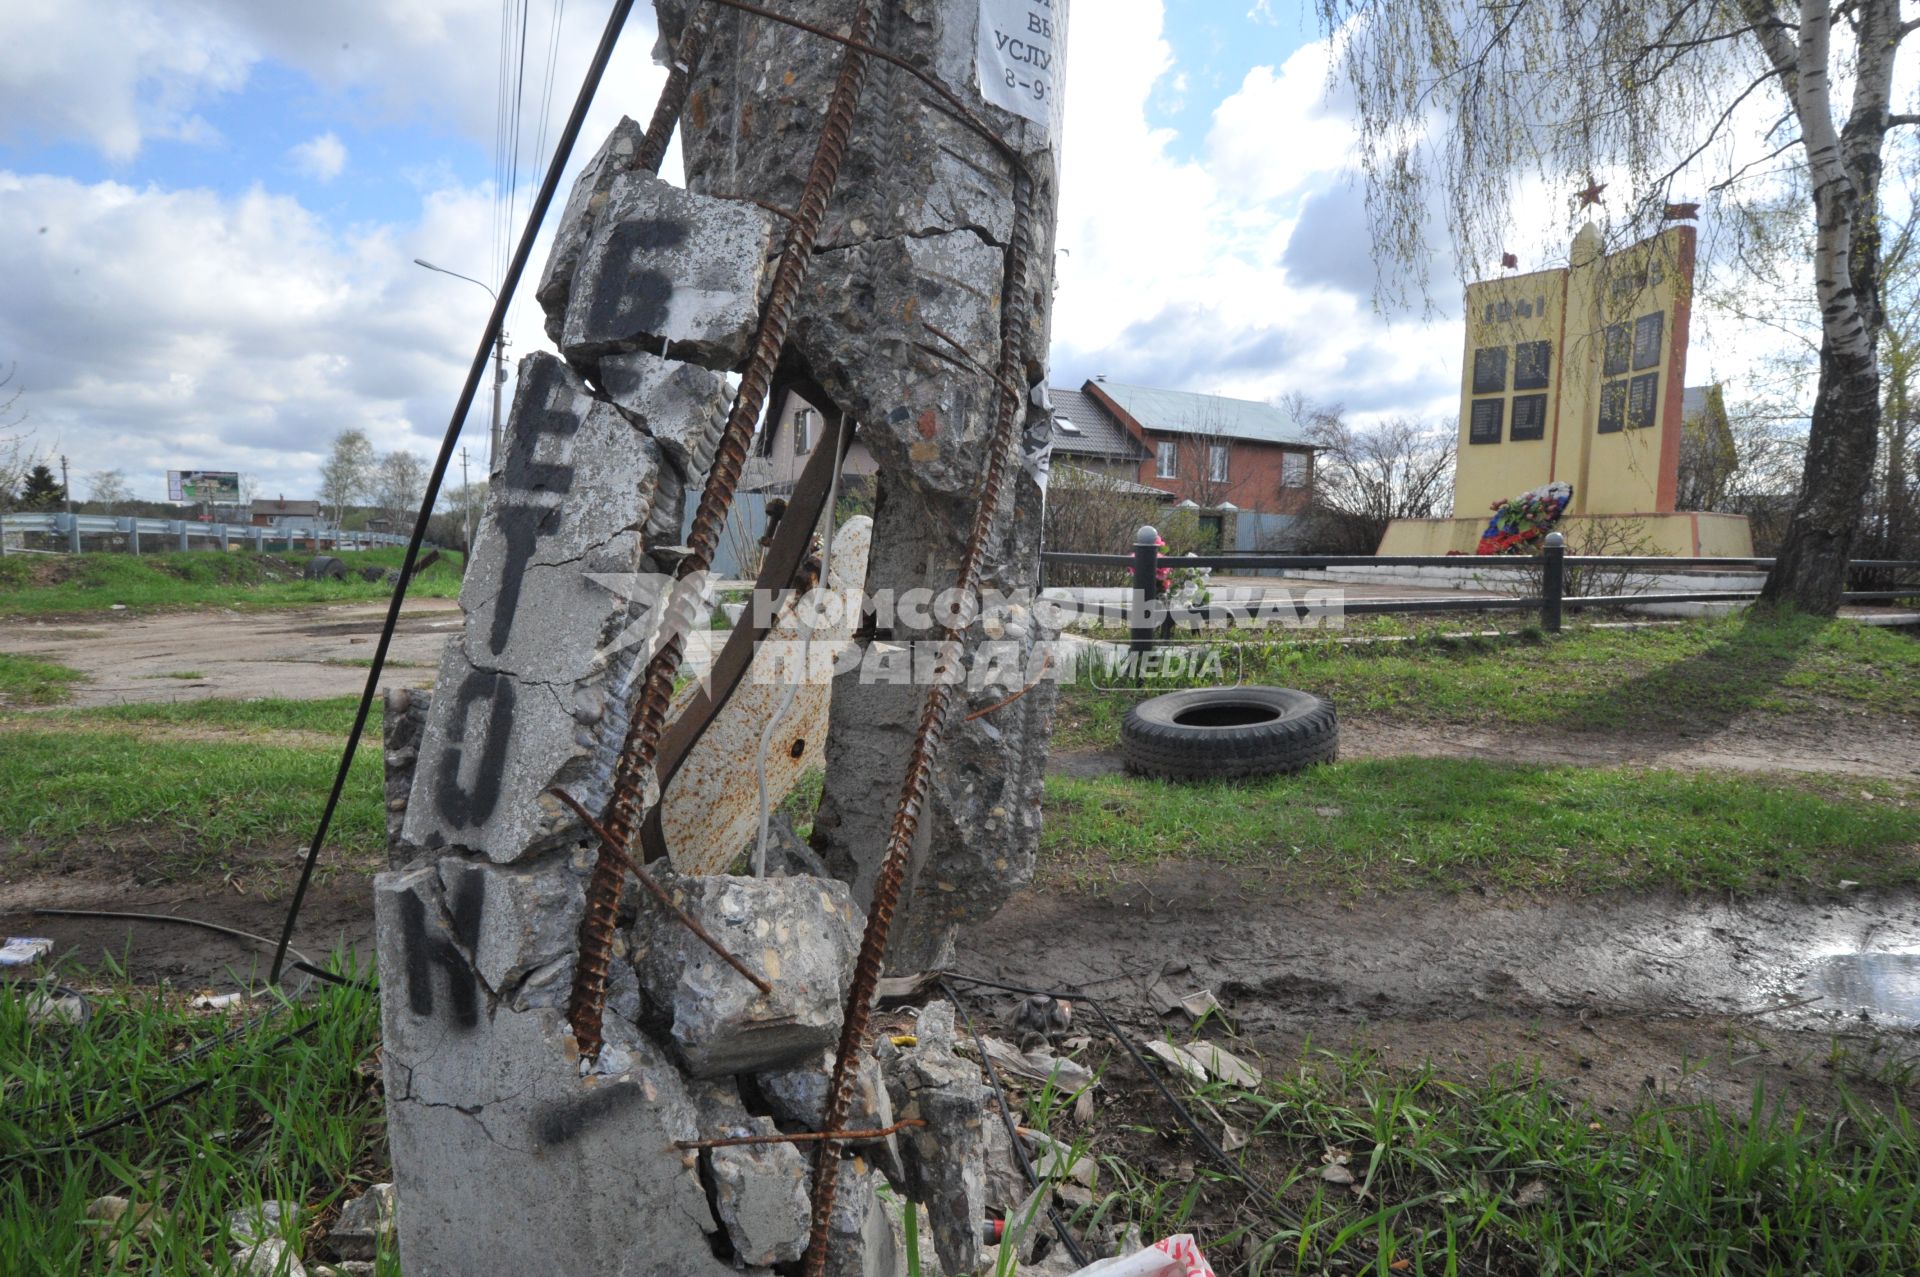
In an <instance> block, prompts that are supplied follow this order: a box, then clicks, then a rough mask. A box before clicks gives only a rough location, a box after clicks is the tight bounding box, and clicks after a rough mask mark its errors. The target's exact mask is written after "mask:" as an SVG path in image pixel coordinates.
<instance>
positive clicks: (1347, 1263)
mask: <svg viewBox="0 0 1920 1277" xmlns="http://www.w3.org/2000/svg"><path fill="white" fill-rule="evenodd" d="M1231 1049H1233V1050H1235V1051H1242V1050H1244V1049H1245V1048H1243V1047H1242V1046H1240V1045H1239V1044H1235V1045H1234V1046H1233V1047H1232V1048H1231ZM1109 1085H1110V1086H1111V1085H1113V1084H1112V1083H1111V1082H1110V1083H1109ZM1142 1085H1144V1084H1142ZM1174 1085H1175V1086H1177V1087H1182V1086H1184V1089H1187V1090H1188V1091H1192V1090H1193V1088H1192V1087H1191V1086H1186V1085H1185V1084H1184V1083H1183V1082H1182V1081H1180V1080H1176V1081H1175V1083H1174ZM1197 1098H1199V1099H1201V1100H1204V1101H1205V1102H1206V1104H1207V1105H1209V1106H1210V1108H1211V1115H1210V1116H1211V1118H1212V1119H1213V1120H1212V1121H1209V1115H1208V1114H1207V1111H1206V1110H1201V1112H1202V1114H1203V1115H1202V1118H1201V1120H1202V1121H1203V1122H1208V1124H1209V1125H1212V1126H1214V1128H1215V1129H1216V1130H1217V1129H1218V1126H1219V1124H1220V1122H1221V1121H1224V1122H1225V1123H1227V1124H1230V1125H1232V1126H1234V1127H1235V1128H1237V1129H1239V1130H1240V1131H1242V1132H1244V1133H1245V1134H1246V1136H1247V1144H1246V1146H1245V1147H1244V1148H1242V1149H1240V1150H1239V1151H1238V1152H1237V1153H1235V1154H1233V1155H1232V1157H1233V1160H1234V1161H1235V1163H1236V1166H1237V1169H1238V1171H1239V1172H1240V1176H1244V1178H1241V1177H1240V1176H1236V1175H1233V1174H1229V1173H1228V1172H1227V1171H1226V1170H1225V1169H1224V1168H1221V1167H1219V1166H1218V1165H1217V1163H1214V1162H1213V1161H1211V1160H1209V1159H1208V1158H1207V1157H1206V1156H1205V1155H1204V1154H1203V1153H1202V1152H1201V1151H1200V1150H1199V1149H1197V1148H1194V1147H1192V1146H1191V1144H1190V1143H1189V1142H1188V1137H1187V1136H1186V1135H1185V1132H1184V1131H1182V1130H1181V1129H1180V1128H1179V1127H1178V1126H1177V1125H1176V1124H1175V1122H1174V1120H1173V1119H1172V1116H1171V1114H1170V1113H1168V1114H1166V1115H1165V1116H1164V1119H1161V1118H1159V1117H1157V1116H1156V1118H1155V1120H1154V1123H1153V1124H1152V1125H1148V1126H1144V1127H1143V1126H1141V1125H1140V1124H1139V1123H1138V1122H1137V1121H1136V1122H1134V1123H1132V1124H1131V1125H1128V1126H1126V1127H1121V1126H1119V1125H1118V1120H1116V1119H1113V1118H1108V1117H1106V1116H1105V1115H1104V1114H1102V1115H1101V1116H1098V1117H1096V1119H1095V1122H1094V1124H1093V1127H1092V1128H1082V1127H1076V1126H1075V1125H1074V1124H1073V1123H1072V1120H1071V1119H1070V1118H1069V1117H1067V1116H1066V1114H1065V1113H1064V1112H1063V1111H1061V1110H1059V1109H1057V1108H1053V1107H1051V1106H1039V1107H1038V1108H1037V1109H1034V1108H1030V1110H1029V1114H1028V1118H1029V1122H1030V1123H1032V1124H1034V1125H1037V1126H1041V1127H1042V1128H1043V1129H1045V1128H1047V1127H1051V1133H1052V1134H1053V1135H1054V1136H1055V1137H1056V1138H1058V1139H1060V1140H1061V1141H1063V1142H1066V1143H1071V1144H1074V1145H1076V1146H1078V1147H1083V1148H1086V1149H1088V1150H1089V1153H1088V1154H1087V1155H1089V1156H1093V1157H1095V1158H1096V1159H1097V1168H1098V1171H1099V1177H1098V1180H1097V1190H1098V1191H1097V1193H1096V1195H1095V1199H1094V1201H1093V1202H1091V1203H1090V1204H1089V1205H1087V1206H1085V1207H1083V1208H1082V1209H1081V1210H1080V1211H1079V1212H1078V1213H1079V1215H1080V1219H1081V1222H1086V1221H1088V1220H1089V1219H1091V1218H1094V1217H1099V1218H1101V1219H1104V1220H1108V1221H1122V1220H1124V1221H1129V1222H1133V1223H1135V1224H1138V1225H1139V1226H1140V1229H1141V1232H1142V1234H1143V1235H1144V1236H1146V1237H1149V1238H1153V1237H1160V1236H1164V1235H1166V1234H1168V1233H1173V1232H1184V1231H1193V1232H1195V1233H1196V1234H1197V1235H1198V1240H1199V1241H1200V1243H1201V1245H1202V1247H1203V1248H1204V1249H1205V1250H1206V1251H1207V1252H1208V1254H1209V1257H1210V1258H1211V1259H1212V1260H1213V1262H1214V1264H1215V1266H1216V1268H1218V1269H1219V1270H1220V1271H1221V1272H1223V1273H1250V1274H1261V1275H1265V1274H1282V1273H1286V1274H1293V1273H1322V1272H1366V1273H1378V1274H1381V1275H1382V1277H1387V1275H1389V1274H1394V1273H1406V1274H1409V1275H1410V1277H1418V1275H1420V1274H1448V1275H1449V1277H1451V1275H1452V1274H1456V1273H1463V1272H1464V1273H1494V1274H1501V1275H1503V1277H1504V1275H1506V1274H1539V1273H1555V1274H1575V1273H1578V1274H1594V1275H1595V1277H1599V1275H1603V1274H1620V1273H1635V1274H1660V1275H1661V1277H1667V1275H1670V1274H1671V1275H1674V1277H1680V1275H1683V1274H1684V1275H1692V1277H1748V1275H1751V1277H1800V1275H1801V1274H1815V1273H1817V1274H1834V1275H1836V1277H1837V1275H1839V1274H1854V1273H1860V1274H1866V1273H1885V1274H1896V1273H1913V1272H1920V1130H1916V1127H1915V1125H1914V1121H1913V1117H1912V1114H1911V1113H1910V1112H1908V1111H1907V1109H1906V1108H1904V1107H1903V1106H1901V1105H1900V1104H1899V1103H1898V1102H1897V1101H1895V1102H1890V1103H1888V1104H1886V1105H1885V1106H1884V1107H1875V1106H1871V1105H1868V1104H1866V1103H1863V1102H1860V1101H1857V1100H1855V1099H1853V1098H1851V1097H1847V1096H1845V1095H1844V1094H1843V1095H1842V1096H1841V1097H1840V1099H1839V1102H1838V1105H1837V1108H1838V1111H1837V1112H1835V1113H1834V1114H1832V1115H1827V1116H1818V1115H1814V1114H1811V1113H1808V1112H1804V1111H1792V1110H1787V1109H1785V1108H1782V1107H1778V1106H1775V1105H1772V1104H1770V1103H1769V1102H1768V1100H1767V1098H1766V1095H1765V1092H1764V1090H1761V1089H1756V1090H1755V1091H1754V1093H1753V1099H1752V1104H1751V1107H1750V1108H1749V1109H1748V1110H1747V1111H1745V1112H1734V1113H1723V1112H1721V1111H1720V1110H1718V1109H1716V1108H1715V1107H1714V1106H1713V1105H1711V1104H1672V1105H1665V1104H1660V1103H1658V1102H1656V1101H1654V1100H1653V1099H1651V1098H1649V1099H1648V1100H1647V1101H1646V1102H1645V1104H1644V1105H1643V1106H1642V1107H1641V1108H1640V1109H1639V1110H1637V1111H1635V1112H1633V1113H1630V1114H1627V1115H1625V1116H1624V1117H1621V1118H1609V1119H1607V1120H1601V1119H1600V1117H1599V1116H1598V1115H1596V1114H1595V1113H1593V1112H1592V1111H1591V1110H1589V1109H1587V1108H1586V1107H1585V1106H1575V1105H1573V1104H1570V1103H1569V1102H1568V1101H1567V1100H1566V1099H1565V1097H1564V1096H1563V1095H1562V1094H1560V1093H1559V1092H1558V1091H1557V1090H1556V1089H1555V1088H1554V1087H1553V1086H1552V1085H1551V1084H1550V1083H1549V1082H1547V1081H1546V1080H1544V1079H1542V1078H1540V1077H1538V1076H1536V1075H1534V1074H1532V1073H1530V1072H1528V1071H1526V1070H1522V1069H1518V1068H1514V1067H1510V1066H1507V1067H1501V1068H1497V1069H1495V1070H1494V1071H1493V1073H1492V1074H1491V1075H1490V1076H1488V1077H1487V1078H1486V1079H1485V1080H1484V1081H1474V1082H1467V1083H1463V1082H1460V1081H1457V1080H1448V1079H1446V1078H1443V1077H1442V1076H1440V1075H1439V1074H1438V1073H1436V1072H1434V1071H1433V1070H1431V1069H1414V1070H1395V1069H1389V1068H1388V1067H1386V1066H1384V1065H1383V1064H1382V1063H1381V1062H1380V1061H1379V1059H1378V1058H1377V1057H1373V1056H1369V1055H1366V1054H1359V1055H1353V1056H1345V1057H1338V1056H1327V1055H1324V1054H1323V1053H1320V1052H1316V1051H1314V1050H1312V1049H1311V1046H1310V1045H1309V1047H1307V1048H1305V1049H1303V1051H1302V1054H1301V1056H1300V1058H1299V1060H1298V1061H1297V1062H1296V1063H1292V1064H1284V1065H1281V1066H1279V1067H1276V1066H1275V1065H1274V1064H1270V1065H1269V1066H1268V1070H1267V1078H1266V1079H1265V1080H1264V1081H1263V1082H1262V1084H1261V1085H1260V1086H1259V1087H1256V1088H1253V1089H1240V1088H1235V1087H1228V1086H1225V1085H1222V1084H1217V1083H1216V1084H1210V1085H1208V1086H1206V1087H1203V1088H1200V1089H1199V1091H1198V1094H1197ZM1136 1111H1137V1110H1136ZM1155 1112H1156V1114H1157V1113H1158V1110H1155ZM1128 1137H1131V1138H1128ZM1169 1146H1173V1147H1176V1148H1179V1149H1181V1150H1182V1151H1183V1153H1184V1155H1185V1156H1186V1157H1187V1158H1188V1159H1189V1160H1190V1161H1191V1162H1192V1164H1193V1167H1194V1169H1193V1170H1191V1171H1188V1172H1185V1173H1179V1172H1175V1173H1173V1174H1171V1175H1170V1174H1169V1173H1168V1171H1167V1169H1166V1168H1167V1165H1168V1162H1167V1159H1166V1157H1165V1156H1144V1155H1142V1154H1143V1153H1144V1152H1145V1151H1146V1150H1149V1149H1151V1150H1164V1149H1166V1148H1168V1147H1169ZM1335 1162H1337V1163H1339V1164H1341V1165H1342V1166H1344V1167H1345V1169H1346V1171H1347V1173H1348V1174H1350V1175H1351V1177H1352V1181H1353V1182H1352V1184H1350V1185H1348V1184H1338V1183H1333V1182H1330V1181H1329V1180H1327V1179H1326V1178H1324V1177H1323V1176H1322V1174H1321V1172H1322V1170H1323V1168H1324V1167H1326V1166H1328V1165H1329V1164H1332V1163H1335Z"/></svg>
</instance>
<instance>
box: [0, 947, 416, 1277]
mask: <svg viewBox="0 0 1920 1277" xmlns="http://www.w3.org/2000/svg"><path fill="white" fill-rule="evenodd" d="M88 996H89V998H90V1000H91V1002H92V1018H91V1019H90V1020H89V1021H88V1022H87V1023H86V1024H84V1025H82V1026H77V1027H70V1026H67V1025H64V1024H34V1023H31V1022H30V1021H29V1020H28V1017H27V1014H26V1007H27V999H26V998H25V997H24V996H22V997H6V998H0V1097H3V1098H0V1166H3V1167H4V1174H0V1272H4V1273H7V1274H8V1275H9V1277H30V1275H39V1274H46V1275H48V1277H53V1275H56V1274H58V1275H60V1277H66V1275H68V1274H102V1275H105V1274H121V1273H168V1274H219V1273H226V1272H229V1271H232V1268H231V1265H232V1259H231V1257H230V1256H231V1252H232V1238H231V1234H230V1232H229V1227H228V1224H227V1217H228V1215H229V1213H230V1212H233V1211H236V1210H241V1209H247V1208H254V1207H257V1206H258V1205H259V1203H260V1202H262V1201H263V1200H284V1201H290V1202H295V1203H298V1204H299V1205H300V1207H301V1208H302V1215H301V1217H300V1218H299V1219H298V1220H291V1219H290V1220H288V1221H286V1223H285V1225H284V1228H285V1231H284V1233H283V1236H284V1237H285V1238H286V1239H287V1240H290V1241H293V1242H296V1243H298V1241H299V1239H300V1237H301V1235H302V1233H303V1232H307V1233H309V1234H312V1233H317V1232H319V1231H321V1230H322V1229H324V1227H325V1226H326V1225H327V1224H329V1223H330V1222H331V1220H332V1218H333V1217H334V1216H335V1215H336V1214H337V1212H338V1209H339V1207H340V1205H342V1204H343V1203H344V1202H345V1201H346V1200H347V1199H348V1198H350V1197H353V1196H357V1195H358V1194H359V1193H360V1192H362V1191H364V1190H365V1188H366V1186H367V1185H368V1184H369V1183H371V1182H374V1181H376V1180H383V1179H387V1178H390V1176H389V1175H388V1174H387V1173H386V1172H385V1165H386V1147H385V1142H386V1141H385V1131H384V1127H383V1111H382V1105H381V1100H380V1095H379V1089H378V1087H377V1085H376V1084H375V1079H374V1077H373V1076H370V1075H369V1074H368V1073H367V1072H366V1071H364V1070H366V1069H367V1067H368V1065H369V1061H370V1060H371V1059H372V1058H373V1055H374V1050H375V1048H376V1047H377V1045H378V1043H379V1037H380V1029H379V1007H378V999H377V998H376V997H374V996H373V995H371V994H369V993H366V992H363V991H361V990H358V989H353V988H322V989H320V991H318V992H317V993H316V995H315V996H314V998H313V999H312V1000H311V1001H310V1002H308V1003H306V1004H304V1005H301V1006H297V1007H287V1008H284V1009H282V1010H281V1011H280V1012H279V1013H278V1014H277V1015H274V1016H272V1017H270V1018H267V1019H265V1020H264V1021H262V1022H254V1021H253V1020H252V1019H251V1017H252V1016H253V1015H255V1014H257V1012H248V1013H246V1015H245V1016H241V1017H235V1018H229V1017H228V1016H227V1015H224V1014H213V1015H209V1014H205V1013H199V1012H194V1011H192V1010H189V1009H188V1008H187V1007H186V1006H185V999H184V998H183V997H180V996H178V995H173V994H169V993H165V992H157V991H154V990H150V989H149V990H142V989H134V988H130V987H128V986H126V985H125V984H124V983H123V982H115V983H112V984H109V985H107V986H105V987H100V988H92V989H89V990H88ZM230 1033H231V1036H230V1037H229V1034H230ZM289 1035H291V1037H290V1038H289ZM183 1057H184V1058H183ZM202 1080H209V1081H212V1083H213V1084H212V1085H211V1086H209V1087H207V1088H206V1089H203V1090H201V1091H199V1092H197V1093H195V1094H192V1095H189V1096H186V1097H185V1098H183V1099H181V1100H179V1101H178V1102H173V1103H155V1102H156V1101H159V1100H160V1099H161V1097H163V1096H165V1095H166V1094H168V1093H169V1092H172V1091H175V1090H177V1089H178V1088H180V1087H182V1086H185V1085H188V1084H191V1083H195V1082H199V1081H202ZM140 1104H152V1105H153V1107H152V1109H151V1111H150V1112H148V1113H146V1114H144V1115H141V1116H139V1117H137V1118H136V1119H135V1120H133V1121H131V1122H129V1123H127V1124H125V1125H122V1126H119V1127H116V1128H115V1129H113V1130H109V1131H104V1132H100V1133H97V1134H93V1135H87V1136H83V1134H82V1133H83V1132H85V1131H86V1129H87V1128H88V1127H90V1126H94V1125H96V1124H99V1123H102V1122H104V1121H107V1120H109V1119H111V1118H113V1117H116V1116H118V1115H120V1114H122V1113H123V1112H126V1111H127V1109H128V1107H129V1106H135V1105H140ZM109 1195H111V1196H116V1197H124V1198H127V1199H129V1200H130V1201H131V1203H132V1204H133V1207H134V1211H145V1210H150V1211H151V1219H152V1220H153V1221H154V1222H155V1224H156V1225H157V1226H156V1227H153V1228H152V1229H151V1230H150V1231H149V1232H148V1233H147V1235H145V1236H142V1235H140V1233H139V1232H138V1231H136V1229H135V1227H134V1223H135V1219H134V1213H133V1212H129V1213H128V1214H127V1215H124V1216H122V1218H121V1220H120V1222H119V1224H117V1225H113V1224H108V1225H98V1224H95V1223H93V1222H91V1221H89V1219H88V1214H87V1206H88V1203H89V1202H91V1201H92V1200H94V1199H95V1198H98V1197H102V1196H109ZM307 1250H308V1254H309V1256H310V1259H309V1262H315V1259H316V1258H317V1256H316V1255H315V1250H314V1248H313V1247H308V1248H307ZM379 1271H380V1273H381V1275H382V1277H397V1274H398V1273H399V1265H398V1262H397V1260H396V1258H395V1257H394V1256H391V1255H383V1256H381V1258H380V1270H379Z"/></svg>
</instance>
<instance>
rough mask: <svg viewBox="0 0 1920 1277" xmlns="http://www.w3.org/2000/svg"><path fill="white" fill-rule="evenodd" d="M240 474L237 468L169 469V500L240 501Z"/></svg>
mask: <svg viewBox="0 0 1920 1277" xmlns="http://www.w3.org/2000/svg"><path fill="white" fill-rule="evenodd" d="M239 499H240V474H239V472H238V471H236V470H169V471H167V500H169V501H238V500H239Z"/></svg>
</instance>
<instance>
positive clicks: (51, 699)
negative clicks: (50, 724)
mask: <svg viewBox="0 0 1920 1277" xmlns="http://www.w3.org/2000/svg"><path fill="white" fill-rule="evenodd" d="M86 681H87V676H86V675H85V674H82V673H81V672H80V671H79V670H76V669H70V668H69V667H67V666H65V665H60V664H57V663H55V662H53V661H42V660H38V659H36V658H34V657H31V656H13V655H10V654H8V653H6V652H0V709H4V708H6V707H8V706H19V705H58V704H60V703H61V702H62V701H66V700H70V699H72V697H73V685H74V684H75V683H84V682H86Z"/></svg>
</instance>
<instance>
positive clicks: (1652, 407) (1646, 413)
mask: <svg viewBox="0 0 1920 1277" xmlns="http://www.w3.org/2000/svg"><path fill="white" fill-rule="evenodd" d="M1659 415H1660V374H1659V373H1657V372H1646V373H1641V374H1640V375H1639V376H1638V377H1635V378H1634V379H1633V381H1632V382H1631V383H1629V384H1628V387H1627V429H1629V430H1645V429H1646V428H1647V427H1648V426H1651V425H1652V424H1653V423H1654V420H1655V419H1656V418H1657V417H1658V416H1659Z"/></svg>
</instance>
